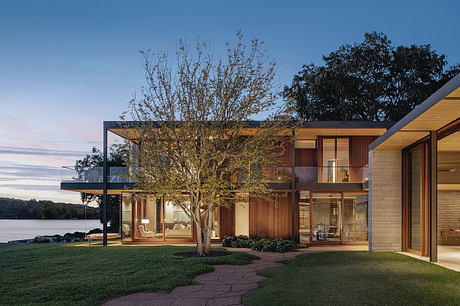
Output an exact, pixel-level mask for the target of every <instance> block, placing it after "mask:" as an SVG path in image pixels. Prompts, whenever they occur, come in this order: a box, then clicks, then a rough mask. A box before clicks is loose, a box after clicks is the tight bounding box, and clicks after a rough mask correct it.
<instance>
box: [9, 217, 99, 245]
mask: <svg viewBox="0 0 460 306" xmlns="http://www.w3.org/2000/svg"><path fill="white" fill-rule="evenodd" d="M95 228H99V229H102V224H101V223H100V220H98V219H87V220H84V219H83V220H75V219H74V220H72V219H0V243H7V242H8V241H15V240H31V239H34V237H37V236H55V235H60V236H64V235H65V234H66V233H75V232H81V233H85V232H86V233H87V232H88V231H91V230H94V229H95Z"/></svg>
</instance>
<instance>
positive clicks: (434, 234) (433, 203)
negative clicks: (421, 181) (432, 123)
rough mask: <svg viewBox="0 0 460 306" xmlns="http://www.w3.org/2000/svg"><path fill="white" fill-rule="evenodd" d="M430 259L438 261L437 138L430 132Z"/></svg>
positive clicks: (434, 133)
mask: <svg viewBox="0 0 460 306" xmlns="http://www.w3.org/2000/svg"><path fill="white" fill-rule="evenodd" d="M430 261H433V262H435V261H438V139H437V134H436V131H431V132H430Z"/></svg>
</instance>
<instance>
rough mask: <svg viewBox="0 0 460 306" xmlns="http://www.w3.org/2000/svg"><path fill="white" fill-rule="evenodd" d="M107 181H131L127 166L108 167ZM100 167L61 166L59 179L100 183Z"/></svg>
mask: <svg viewBox="0 0 460 306" xmlns="http://www.w3.org/2000/svg"><path fill="white" fill-rule="evenodd" d="M107 170H108V171H107V172H108V175H107V182H108V183H132V182H133V180H132V179H131V178H130V176H129V172H130V171H129V168H128V167H108V169H107ZM102 172H103V170H102V167H74V166H63V167H62V170H61V181H62V182H63V183H102V182H103V179H102V178H103V175H102Z"/></svg>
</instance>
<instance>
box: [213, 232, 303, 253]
mask: <svg viewBox="0 0 460 306" xmlns="http://www.w3.org/2000/svg"><path fill="white" fill-rule="evenodd" d="M222 246H224V247H230V248H250V249H252V250H255V251H261V252H278V253H285V252H290V251H294V250H296V249H297V248H298V245H297V243H295V242H294V241H292V240H285V239H281V238H249V237H248V236H243V235H240V236H228V237H225V238H224V239H222Z"/></svg>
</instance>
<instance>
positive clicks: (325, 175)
mask: <svg viewBox="0 0 460 306" xmlns="http://www.w3.org/2000/svg"><path fill="white" fill-rule="evenodd" d="M349 156H350V140H349V139H348V138H324V139H323V155H322V157H323V164H322V168H321V171H322V176H321V177H322V183H348V182H350V171H349V159H350V158H349Z"/></svg>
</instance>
